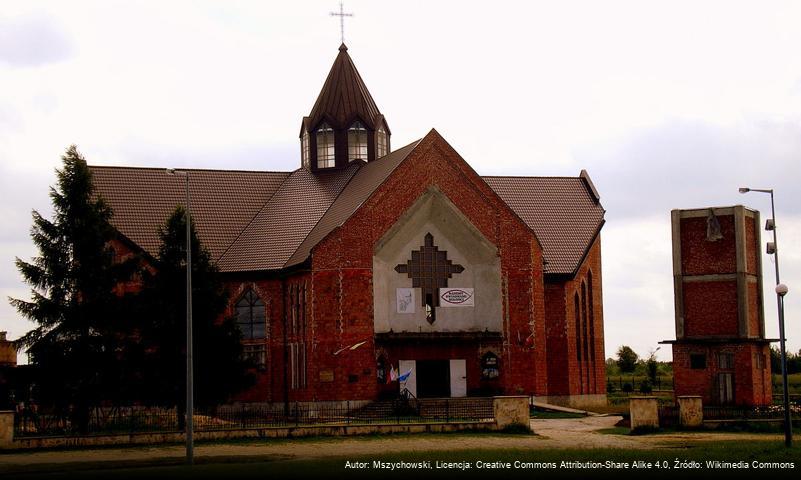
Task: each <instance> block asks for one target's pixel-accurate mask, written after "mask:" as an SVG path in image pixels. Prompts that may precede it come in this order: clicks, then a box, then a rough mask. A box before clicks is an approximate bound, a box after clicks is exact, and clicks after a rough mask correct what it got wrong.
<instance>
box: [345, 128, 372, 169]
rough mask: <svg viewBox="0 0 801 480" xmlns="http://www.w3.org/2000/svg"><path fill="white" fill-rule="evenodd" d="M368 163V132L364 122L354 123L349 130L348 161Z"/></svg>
mask: <svg viewBox="0 0 801 480" xmlns="http://www.w3.org/2000/svg"><path fill="white" fill-rule="evenodd" d="M354 160H364V161H365V162H366V161H367V130H366V129H365V128H364V125H362V122H354V123H353V125H352V126H351V127H350V128H349V129H348V161H349V162H352V161H354Z"/></svg>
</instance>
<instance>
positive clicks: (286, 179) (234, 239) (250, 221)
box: [214, 169, 300, 265]
mask: <svg viewBox="0 0 801 480" xmlns="http://www.w3.org/2000/svg"><path fill="white" fill-rule="evenodd" d="M298 170H300V169H298ZM298 170H293V171H292V172H289V175H287V177H286V178H285V179H284V181H283V182H281V186H279V187H278V188H276V189H275V191H274V192H273V194H272V195H270V198H268V199H267V200H265V201H264V204H263V205H262V206H261V208H259V209H258V210H257V211H256V213H254V214H253V216H252V217H251V218H250V220H248V223H247V224H245V226H244V227H242V229H241V230H239V233H237V234H236V236H235V237H234V238H233V239H232V240H231V243H229V244H228V246H227V247H225V250H224V251H223V252H222V253H221V254H220V256H219V257H218V258H217V259H215V260H214V263H216V264H217V265H219V264H220V262H221V261H222V259H223V258H224V257H225V255H226V254H227V253H228V252H229V251H230V250H231V247H233V246H234V244H235V243H236V242H237V240H239V238H240V237H241V236H242V234H243V233H245V230H247V229H248V227H250V225H252V224H253V222H254V221H255V220H256V218H257V217H258V216H259V215H260V214H261V212H263V211H264V209H265V208H266V207H267V205H268V204H269V203H270V201H272V199H273V198H275V196H276V195H278V192H280V191H281V189H283V188H284V185H286V182H287V181H288V180H289V177H291V176H292V175H293V174H294V173H295V172H297V171H298Z"/></svg>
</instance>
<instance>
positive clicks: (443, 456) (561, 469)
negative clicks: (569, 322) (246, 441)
mask: <svg viewBox="0 0 801 480" xmlns="http://www.w3.org/2000/svg"><path fill="white" fill-rule="evenodd" d="M609 433H612V432H609ZM707 460H710V461H715V460H717V461H725V462H745V464H748V465H749V467H750V468H749V469H748V470H747V472H750V473H751V476H753V474H755V473H756V472H764V473H767V472H766V471H765V470H764V469H759V470H757V469H755V468H754V464H753V463H752V462H757V463H763V464H764V463H784V464H785V465H788V464H790V463H792V464H794V466H795V468H794V469H789V468H787V466H785V468H783V469H773V473H778V474H779V477H778V478H785V477H787V478H790V477H795V476H796V475H797V471H798V469H799V468H801V446H799V445H798V444H796V445H795V446H794V447H793V448H792V449H789V450H788V449H786V448H784V446H783V444H781V443H780V442H776V441H751V442H736V441H725V442H705V443H697V444H695V445H693V446H691V447H682V448H676V449H660V450H642V451H640V450H637V451H635V450H621V449H591V450H587V449H583V450H582V449H566V450H553V449H536V450H535V449H526V450H520V449H477V450H464V451H457V452H436V453H406V452H387V453H386V454H382V455H378V456H376V455H370V456H364V455H357V456H354V457H332V458H323V459H296V460H293V459H286V458H277V457H249V458H236V457H234V458H230V457H229V458H214V459H208V458H199V459H198V463H197V464H196V465H195V466H193V467H187V466H184V465H175V464H174V460H173V461H172V464H161V465H155V466H154V465H152V464H150V466H139V467H134V466H131V465H124V466H122V468H117V469H113V470H109V469H94V470H85V469H82V468H81V467H80V466H79V465H66V466H63V467H62V468H61V471H59V472H57V473H42V472H40V473H27V474H18V475H17V476H16V477H14V478H66V477H69V478H76V477H78V478H97V479H100V478H103V479H105V478H114V479H115V480H122V479H128V478H148V479H156V478H278V479H283V478H375V477H381V478H384V477H387V478H389V477H391V478H412V479H415V478H419V477H447V478H465V477H467V478H477V477H483V478H508V477H513V478H522V477H525V478H554V477H556V478H559V477H561V478H597V477H599V476H601V477H607V476H613V477H614V478H626V477H631V478H635V477H636V478H650V477H664V478H668V477H669V478H685V477H693V476H697V477H705V478H709V476H710V475H712V476H718V475H724V474H725V476H727V477H731V476H732V474H736V473H738V472H739V470H730V469H725V470H724V469H710V468H708V466H707V464H706V461H707ZM374 461H379V462H385V464H388V465H389V464H392V463H393V462H409V463H423V465H422V466H421V467H418V468H400V469H396V470H390V469H388V468H376V466H375V465H374V464H373V462H374ZM563 461H564V462H584V463H582V464H581V465H573V466H572V468H571V466H570V465H566V466H563V465H562V462H563ZM638 461H639V462H644V463H642V464H640V465H639V467H638V468H633V467H632V465H633V464H634V463H635V462H638ZM676 461H678V462H680V463H682V462H683V463H684V466H685V467H693V468H683V469H677V468H675V467H676ZM346 462H351V463H352V464H360V465H361V467H360V468H352V469H349V468H346ZM424 462H429V463H427V464H426V463H424ZM437 462H439V466H440V467H441V466H442V464H443V463H447V462H450V463H452V465H450V466H449V468H437V467H438V464H437ZM478 462H484V468H479V467H480V465H479V463H478ZM515 462H517V464H515ZM586 462H595V463H594V464H587V463H586ZM693 462H696V463H693ZM548 463H552V465H550V466H549V465H543V464H548ZM648 463H650V465H649V464H648ZM533 464H538V465H533ZM515 465H517V466H515ZM657 465H658V466H657ZM603 466H607V468H603ZM764 473H763V474H764ZM604 474H606V475H604ZM609 474H612V475H609ZM6 478H12V477H11V476H7V477H6Z"/></svg>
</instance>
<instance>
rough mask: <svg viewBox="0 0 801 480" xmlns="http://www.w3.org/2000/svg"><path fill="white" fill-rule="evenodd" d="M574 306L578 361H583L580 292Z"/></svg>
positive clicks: (575, 297)
mask: <svg viewBox="0 0 801 480" xmlns="http://www.w3.org/2000/svg"><path fill="white" fill-rule="evenodd" d="M573 304H574V305H573V311H574V312H575V314H576V359H577V360H578V361H581V309H580V308H581V307H580V306H579V295H578V292H576V295H575V296H574V297H573Z"/></svg>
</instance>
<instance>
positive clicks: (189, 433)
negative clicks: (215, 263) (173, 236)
mask: <svg viewBox="0 0 801 480" xmlns="http://www.w3.org/2000/svg"><path fill="white" fill-rule="evenodd" d="M167 174H169V175H179V176H183V177H185V178H186V184H185V185H186V200H185V202H186V208H185V210H184V221H185V223H186V412H185V415H186V417H185V418H186V421H185V424H186V463H187V464H188V465H192V464H193V463H194V459H195V458H194V439H193V434H194V423H193V417H194V415H193V414H194V410H195V405H194V389H193V385H192V380H193V377H194V367H193V365H192V363H193V362H192V229H191V228H190V223H189V222H190V221H191V220H190V218H191V211H192V206H191V203H190V197H189V172H188V171H186V170H182V171H176V170H175V169H174V168H168V169H167Z"/></svg>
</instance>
